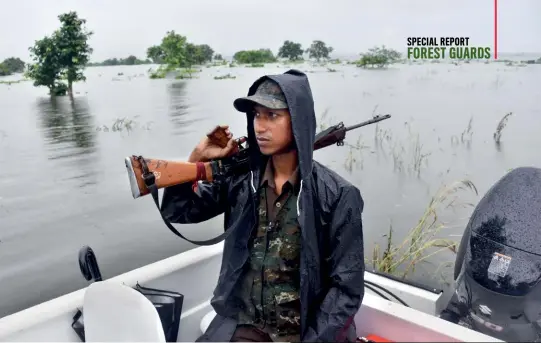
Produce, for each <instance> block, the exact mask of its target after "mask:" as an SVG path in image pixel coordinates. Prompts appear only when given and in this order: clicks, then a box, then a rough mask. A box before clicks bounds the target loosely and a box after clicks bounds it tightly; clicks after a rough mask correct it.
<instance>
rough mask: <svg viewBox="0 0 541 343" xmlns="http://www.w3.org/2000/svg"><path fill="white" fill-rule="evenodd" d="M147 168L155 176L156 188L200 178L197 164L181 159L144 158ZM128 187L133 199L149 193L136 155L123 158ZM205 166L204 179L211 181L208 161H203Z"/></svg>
mask: <svg viewBox="0 0 541 343" xmlns="http://www.w3.org/2000/svg"><path fill="white" fill-rule="evenodd" d="M145 162H146V164H147V166H148V170H149V171H150V172H152V173H153V174H154V177H155V178H156V181H155V184H156V187H157V188H158V189H160V188H164V187H170V186H175V185H179V184H181V183H186V182H194V181H198V180H201V178H200V177H198V172H197V164H196V163H190V162H182V161H167V160H160V159H152V158H145ZM125 164H126V169H127V171H128V178H129V180H130V188H131V192H132V195H133V198H134V199H137V198H139V197H142V196H144V195H147V194H149V193H150V191H149V190H148V188H147V187H146V185H145V181H144V180H143V166H142V164H141V162H140V161H139V159H138V157H137V156H128V157H126V158H125ZM203 166H204V168H205V176H206V177H205V180H204V181H212V169H211V165H210V162H206V163H203Z"/></svg>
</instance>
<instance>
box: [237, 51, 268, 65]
mask: <svg viewBox="0 0 541 343" xmlns="http://www.w3.org/2000/svg"><path fill="white" fill-rule="evenodd" d="M233 59H234V60H235V61H237V62H238V63H242V64H250V63H274V62H276V57H274V54H273V53H272V51H271V50H270V49H259V50H241V51H237V52H236V53H235V55H233Z"/></svg>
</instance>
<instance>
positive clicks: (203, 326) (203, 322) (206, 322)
mask: <svg viewBox="0 0 541 343" xmlns="http://www.w3.org/2000/svg"><path fill="white" fill-rule="evenodd" d="M214 317H216V312H214V310H212V311H210V312H209V313H207V314H205V316H204V317H203V319H201V324H200V329H201V334H204V333H205V332H206V331H207V329H208V327H209V325H210V323H211V322H212V320H213V319H214Z"/></svg>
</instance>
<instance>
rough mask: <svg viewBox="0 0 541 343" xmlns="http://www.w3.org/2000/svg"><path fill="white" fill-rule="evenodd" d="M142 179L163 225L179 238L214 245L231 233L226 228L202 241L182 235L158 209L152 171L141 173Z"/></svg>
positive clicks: (204, 244)
mask: <svg viewBox="0 0 541 343" xmlns="http://www.w3.org/2000/svg"><path fill="white" fill-rule="evenodd" d="M143 179H144V180H145V185H146V186H147V188H148V190H149V191H150V194H151V195H152V199H154V204H156V207H157V208H158V212H160V216H161V217H162V220H163V222H164V223H165V225H166V226H167V228H168V229H169V230H171V232H172V233H174V234H175V235H177V236H179V237H180V238H182V239H184V240H186V241H188V242H190V243H192V244H195V245H203V246H206V245H214V244H216V243H219V242H221V241H223V240H224V239H226V238H227V236H229V235H230V234H231V232H232V231H233V230H226V231H224V233H222V234H220V235H219V236H216V237H214V238H212V239H207V240H204V241H194V240H191V239H188V238H186V237H184V236H183V235H182V234H181V233H180V232H178V231H177V229H175V228H174V227H173V225H172V224H171V222H170V221H169V220H168V219H167V218H165V216H164V215H163V213H162V211H161V209H160V199H159V195H158V187H156V183H155V181H156V178H155V177H154V174H153V173H149V174H146V175H143Z"/></svg>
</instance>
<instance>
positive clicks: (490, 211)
mask: <svg viewBox="0 0 541 343" xmlns="http://www.w3.org/2000/svg"><path fill="white" fill-rule="evenodd" d="M454 278H455V280H456V285H457V289H456V292H455V294H454V295H453V299H452V300H451V302H450V304H449V305H448V307H447V309H446V310H445V311H443V312H442V314H441V316H440V317H441V318H444V319H446V320H449V321H452V322H455V323H458V322H461V323H464V324H466V326H469V327H471V328H472V329H473V330H476V331H479V332H482V333H484V334H487V335H489V336H493V337H495V338H498V339H501V340H504V341H507V342H513V341H514V342H535V341H540V340H541V327H540V326H539V323H541V284H540V283H539V281H540V279H541V169H539V168H530V167H523V168H517V169H514V170H512V171H511V172H509V173H508V174H507V175H505V176H504V177H503V178H502V179H500V180H499V181H498V182H497V183H496V184H495V185H493V186H492V188H491V189H490V190H489V191H488V192H487V194H486V195H485V196H484V197H483V199H481V201H480V202H479V204H478V205H477V207H476V208H475V210H474V212H473V214H472V216H471V218H470V221H469V223H468V226H467V227H466V230H465V232H464V236H463V237H462V241H461V242H460V247H459V249H458V253H457V258H456V262H455V274H454Z"/></svg>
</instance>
